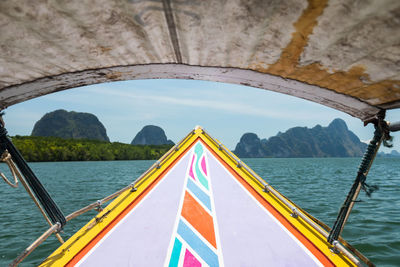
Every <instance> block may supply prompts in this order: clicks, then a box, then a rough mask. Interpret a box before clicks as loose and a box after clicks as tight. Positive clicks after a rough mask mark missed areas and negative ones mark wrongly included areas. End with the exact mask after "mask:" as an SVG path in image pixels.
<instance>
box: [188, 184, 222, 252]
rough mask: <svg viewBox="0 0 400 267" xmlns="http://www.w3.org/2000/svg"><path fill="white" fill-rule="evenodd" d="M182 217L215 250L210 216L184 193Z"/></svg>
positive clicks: (212, 224)
mask: <svg viewBox="0 0 400 267" xmlns="http://www.w3.org/2000/svg"><path fill="white" fill-rule="evenodd" d="M182 216H183V218H185V219H186V221H188V222H189V223H190V224H191V225H192V226H193V227H194V229H196V230H197V232H199V233H200V234H201V235H202V236H203V237H204V238H205V239H207V241H208V242H209V243H210V244H211V245H213V246H214V247H215V248H217V242H216V241H215V232H214V223H213V218H212V217H211V215H210V214H209V213H208V212H207V211H206V210H205V209H204V208H203V207H202V206H200V204H199V203H198V202H197V201H196V200H195V199H194V198H193V197H192V196H191V195H190V194H189V193H188V192H187V191H186V193H185V199H184V200H183V206H182Z"/></svg>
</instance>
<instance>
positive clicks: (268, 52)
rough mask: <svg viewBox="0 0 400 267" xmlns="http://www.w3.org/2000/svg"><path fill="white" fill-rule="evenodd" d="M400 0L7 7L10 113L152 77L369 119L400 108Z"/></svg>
mask: <svg viewBox="0 0 400 267" xmlns="http://www.w3.org/2000/svg"><path fill="white" fill-rule="evenodd" d="M399 29H400V1H397V0H375V1H352V0H331V1H327V0H320V1H318V0H309V1H306V0H284V1H282V0H279V1H273V0H268V1H266V0H252V1H239V0H232V1H219V0H159V1H158V0H119V1H108V0H107V1H106V0H97V1H45V0H39V1H21V0H14V1H11V0H8V1H1V2H0V107H1V108H3V109H4V108H6V107H8V106H10V105H13V104H16V103H19V102H22V101H25V100H28V99H31V98H34V97H38V96H41V95H45V94H49V93H52V92H56V91H60V90H64V89H68V88H74V87H78V86H82V85H88V84H95V83H102V82H109V81H120V80H131V79H150V78H182V79H202V80H210V81H219V82H228V83H237V84H243V85H249V86H253V87H258V88H262V89H267V90H272V91H277V92H281V93H285V94H289V95H293V96H297V97H300V98H304V99H308V100H311V101H314V102H316V103H320V104H323V105H325V106H329V107H332V108H335V109H337V110H341V111H344V112H346V113H348V114H350V115H352V116H355V117H358V118H360V119H361V120H367V119H368V118H370V117H372V116H374V115H375V114H377V113H378V112H379V111H380V110H381V109H393V108H399V107H400V64H399V62H400V32H399Z"/></svg>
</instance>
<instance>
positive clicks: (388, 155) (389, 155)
mask: <svg viewBox="0 0 400 267" xmlns="http://www.w3.org/2000/svg"><path fill="white" fill-rule="evenodd" d="M378 157H382V158H400V153H399V152H398V151H397V150H392V151H391V152H390V153H385V152H379V153H378Z"/></svg>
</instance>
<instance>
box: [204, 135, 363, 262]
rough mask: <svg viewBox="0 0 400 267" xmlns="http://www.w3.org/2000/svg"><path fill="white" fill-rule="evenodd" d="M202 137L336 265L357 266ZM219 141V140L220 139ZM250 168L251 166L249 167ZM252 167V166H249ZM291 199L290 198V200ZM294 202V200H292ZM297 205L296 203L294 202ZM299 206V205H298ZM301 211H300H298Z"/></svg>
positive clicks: (209, 140) (234, 160) (205, 140)
mask: <svg viewBox="0 0 400 267" xmlns="http://www.w3.org/2000/svg"><path fill="white" fill-rule="evenodd" d="M201 139H202V140H203V141H204V142H205V143H206V144H207V145H208V146H209V147H210V148H211V149H212V150H213V151H214V152H215V153H216V154H217V155H218V156H220V157H221V158H222V160H223V161H225V162H226V163H227V164H228V165H229V166H230V167H232V168H233V169H234V170H235V171H236V172H237V173H238V174H239V175H240V176H241V177H242V178H243V179H244V180H245V181H246V182H247V183H248V184H249V185H250V186H251V187H252V188H254V189H255V190H256V191H257V193H258V194H260V195H261V196H262V197H263V198H264V199H265V200H267V201H268V202H269V203H270V204H271V205H272V206H274V207H275V209H277V210H278V211H279V212H280V213H281V214H282V215H283V216H284V217H285V218H286V219H287V220H288V221H289V222H290V223H291V224H292V225H293V226H294V227H295V228H297V229H298V230H299V231H300V232H301V233H302V234H303V235H304V236H305V237H306V238H307V239H309V240H310V241H311V242H312V243H313V244H314V245H315V246H316V247H317V248H319V250H320V251H321V252H322V253H323V254H325V255H326V256H327V257H328V258H329V259H330V260H331V261H332V262H333V263H334V264H335V265H337V266H356V265H355V264H354V263H353V262H351V261H350V260H349V259H348V258H347V257H346V256H345V255H343V254H342V253H340V254H335V253H332V252H331V251H330V248H331V247H332V246H331V245H330V244H329V243H328V242H327V241H326V238H325V237H324V236H323V235H321V234H320V233H318V232H317V231H316V230H315V229H314V228H312V227H311V226H309V225H308V223H307V222H305V221H304V220H303V219H301V218H300V217H298V218H293V217H292V216H290V214H291V213H292V211H291V209H290V208H288V207H287V206H286V205H285V204H284V203H283V202H281V201H280V200H279V199H277V198H276V197H274V196H273V195H272V194H269V193H266V192H264V191H263V189H264V186H263V185H262V184H261V183H260V182H259V181H258V180H257V179H256V178H255V177H254V176H252V175H251V174H250V173H249V172H247V171H246V170H245V169H244V168H239V167H237V161H236V160H239V158H237V157H236V159H234V158H232V157H231V156H230V155H228V154H227V153H226V152H224V151H222V150H219V149H218V145H217V144H215V143H214V141H213V140H212V139H211V138H210V137H209V136H208V135H207V134H203V135H201ZM217 141H218V140H217ZM218 142H219V141H218ZM242 165H243V166H244V165H245V166H246V167H248V166H247V165H246V164H245V163H243V162H242ZM248 168H249V167H248ZM249 169H250V168H249ZM289 201H290V200H289ZM290 202H291V203H293V202H292V201H290ZM293 204H294V203H293ZM294 205H296V204H294ZM296 206H297V205H296ZM298 212H299V211H298Z"/></svg>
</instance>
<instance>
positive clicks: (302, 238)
mask: <svg viewBox="0 0 400 267" xmlns="http://www.w3.org/2000/svg"><path fill="white" fill-rule="evenodd" d="M200 140H201V139H200ZM201 142H202V143H203V144H204V145H205V146H206V147H207V148H208V150H209V151H211V153H212V154H213V155H214V157H215V158H216V159H217V160H218V161H219V162H220V163H221V164H222V165H224V166H225V168H226V169H227V170H228V171H229V172H230V173H231V174H232V176H233V177H235V178H236V180H237V181H239V183H240V184H241V185H243V186H244V187H245V188H246V189H247V191H248V192H249V193H250V194H251V195H252V196H253V197H254V198H255V199H256V200H257V201H258V202H260V204H261V205H263V206H264V207H265V208H266V209H267V210H268V211H269V212H270V213H271V214H272V215H273V216H274V217H275V218H276V219H277V220H278V221H279V222H280V223H281V224H282V225H283V226H285V228H286V229H288V230H289V232H290V233H292V234H293V235H294V236H295V237H296V238H297V239H298V240H299V241H300V242H301V243H302V244H303V245H304V246H305V247H306V248H307V249H308V250H309V251H310V252H311V253H312V254H313V255H314V256H315V257H316V258H317V259H318V260H319V261H320V262H321V263H322V264H323V265H324V266H335V264H334V263H333V262H332V261H331V260H330V259H329V258H328V257H327V256H326V255H325V254H324V253H323V252H322V251H321V250H319V249H318V247H316V246H315V245H314V243H312V242H311V241H310V240H309V239H308V238H307V237H305V236H304V235H303V233H301V232H300V231H299V230H298V229H297V228H296V227H295V226H294V225H293V224H291V223H290V222H289V221H288V220H287V219H286V218H285V217H284V216H283V215H282V214H281V213H280V212H279V211H278V210H276V209H275V207H274V206H272V205H271V204H270V203H269V202H268V201H267V200H266V199H265V198H264V197H262V196H261V195H260V194H259V193H258V192H257V191H256V190H255V189H254V188H253V187H252V186H251V185H250V184H249V183H248V182H247V181H246V180H245V179H244V178H242V177H241V176H240V175H239V174H238V173H237V172H236V171H235V170H234V169H232V167H231V166H230V165H229V164H228V163H226V162H225V161H224V160H222V158H221V157H220V156H219V155H218V154H217V153H216V152H215V151H214V150H213V149H212V148H210V146H209V145H208V144H207V143H206V142H204V141H203V140H201Z"/></svg>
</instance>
